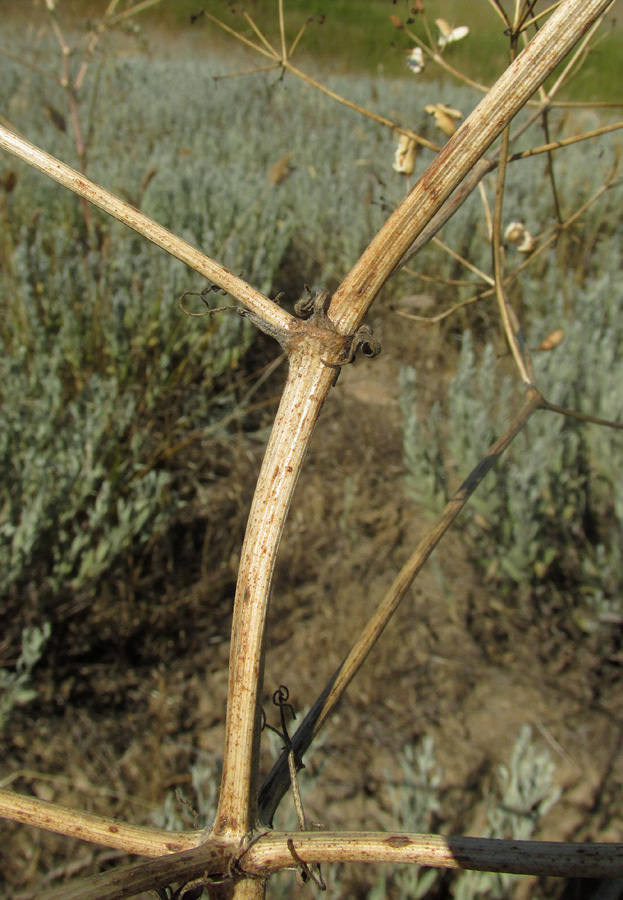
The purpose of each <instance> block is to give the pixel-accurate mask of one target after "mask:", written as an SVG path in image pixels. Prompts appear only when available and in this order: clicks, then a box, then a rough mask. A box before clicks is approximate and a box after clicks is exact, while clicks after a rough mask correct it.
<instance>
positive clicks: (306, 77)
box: [283, 60, 439, 153]
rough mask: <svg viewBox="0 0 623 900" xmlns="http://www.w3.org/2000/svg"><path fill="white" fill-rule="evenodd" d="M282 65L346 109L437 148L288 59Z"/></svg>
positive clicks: (427, 145) (437, 148)
mask: <svg viewBox="0 0 623 900" xmlns="http://www.w3.org/2000/svg"><path fill="white" fill-rule="evenodd" d="M283 66H284V68H285V69H287V70H288V72H292V74H293V75H296V76H297V77H298V78H301V79H302V80H303V81H305V82H306V83H307V84H309V85H311V86H312V87H314V88H316V89H317V90H319V91H321V92H322V93H323V94H326V95H327V97H331V99H332V100H336V101H337V102H338V103H341V104H342V106H347V107H348V109H353V110H355V112H358V113H359V114H360V115H362V116H365V117H366V118H367V119H372V121H373V122H377V123H378V124H379V125H384V126H385V127H386V128H391V130H392V131H393V132H395V133H396V134H404V135H406V136H407V137H410V138H412V139H413V140H414V141H415V142H416V144H419V145H420V146H421V147H428V149H429V150H434V151H435V153H436V152H437V151H438V150H439V144H435V143H433V141H429V140H428V139H427V138H425V137H422V135H421V134H418V133H417V131H413V130H412V129H411V128H404V127H403V126H402V125H398V124H397V123H396V122H392V120H391V119H388V118H386V117H385V116H380V115H378V113H375V112H372V111H371V110H369V109H366V108H365V107H363V106H360V105H359V104H358V103H354V102H353V101H352V100H348V99H347V98H346V97H342V96H341V94H337V93H336V92H335V91H332V90H331V89H330V88H328V87H325V85H324V84H321V83H320V82H319V81H316V79H315V78H312V77H311V75H306V74H305V72H302V71H301V70H300V69H297V68H296V66H293V65H292V63H291V62H290V61H289V60H284V61H283Z"/></svg>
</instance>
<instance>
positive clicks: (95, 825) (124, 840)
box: [0, 790, 203, 856]
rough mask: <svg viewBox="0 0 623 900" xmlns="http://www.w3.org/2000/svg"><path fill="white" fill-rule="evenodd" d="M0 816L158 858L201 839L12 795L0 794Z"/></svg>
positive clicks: (184, 833) (196, 843)
mask: <svg viewBox="0 0 623 900" xmlns="http://www.w3.org/2000/svg"><path fill="white" fill-rule="evenodd" d="M0 816H2V817H4V818H7V819H12V820H13V821H14V822H22V823H23V824H24V825H34V826H36V827H37V828H45V829H47V830H48V831H54V832H56V833H57V834H65V835H68V836H69V837H77V838H80V839H81V840H83V841H92V842H93V843H95V844H101V845H103V846H104V847H114V848H117V849H119V850H125V851H126V852H127V853H137V854H141V855H142V856H161V855H162V854H165V853H177V852H178V851H180V850H187V849H190V848H191V847H196V846H197V845H198V844H199V843H200V841H201V838H202V837H203V832H201V831H196V832H192V831H187V832H182V831H165V830H164V829H160V828H148V827H146V826H144V825H128V824H126V823H125V822H118V821H117V820H115V819H110V818H107V817H106V816H97V815H94V814H93V813H85V812H79V811H78V810H75V809H68V808H67V807H65V806H60V805H59V804H58V803H48V802H46V801H44V800H38V799H36V798H35V797H27V796H26V795H24V794H18V793H16V792H15V791H5V790H0Z"/></svg>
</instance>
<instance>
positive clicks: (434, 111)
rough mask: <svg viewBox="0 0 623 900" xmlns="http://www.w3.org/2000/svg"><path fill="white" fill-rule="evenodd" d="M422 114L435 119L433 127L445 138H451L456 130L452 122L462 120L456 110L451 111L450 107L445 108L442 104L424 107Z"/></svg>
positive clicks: (460, 114) (431, 104)
mask: <svg viewBox="0 0 623 900" xmlns="http://www.w3.org/2000/svg"><path fill="white" fill-rule="evenodd" d="M424 112H427V113H428V114H429V115H431V116H434V117H435V125H436V126H437V128H439V130H440V131H443V133H444V134H445V135H446V136H447V137H452V135H453V134H454V132H455V131H456V128H457V126H456V125H455V124H454V122H453V121H452V120H453V119H462V118H463V114H462V113H460V112H459V110H458V109H452V107H451V106H446V105H445V104H444V103H434V104H433V103H429V105H428V106H425V107H424Z"/></svg>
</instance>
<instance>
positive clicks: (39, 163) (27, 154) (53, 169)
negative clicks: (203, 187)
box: [0, 125, 298, 330]
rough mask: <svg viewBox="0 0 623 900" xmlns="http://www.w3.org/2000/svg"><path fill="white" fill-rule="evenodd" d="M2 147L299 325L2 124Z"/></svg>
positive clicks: (239, 296) (260, 307)
mask: <svg viewBox="0 0 623 900" xmlns="http://www.w3.org/2000/svg"><path fill="white" fill-rule="evenodd" d="M0 147H2V148H3V149H4V150H8V151H9V153H12V154H13V155H14V156H17V157H18V159H21V160H23V161H24V162H27V163H28V164H29V165H31V166H33V168H35V169H38V170H39V171H40V172H43V173H44V174H45V175H49V177H50V178H53V179H54V181H58V183H59V184H62V185H63V186H64V187H66V188H69V190H71V191H73V192H74V193H75V194H78V196H79V197H84V198H85V199H86V200H89V201H90V202H91V203H93V204H95V206H99V208H100V209H102V210H104V212H106V213H109V214H110V215H111V216H114V218H115V219H118V220H119V221H120V222H123V224H124V225H128V226H129V227H130V228H133V229H134V230H135V231H137V232H138V233H139V234H141V235H143V237H146V238H147V239H148V240H150V241H151V242H152V243H153V244H156V246H158V247H161V248H162V249H163V250H166V251H167V253H170V254H171V256H175V257H176V258H177V259H179V260H181V261H182V262H184V263H186V265H187V266H190V268H191V269H194V270H195V272H199V274H200V275H203V277H204V278H209V279H210V281H213V282H214V284H218V286H219V287H221V288H223V289H224V290H226V291H227V293H229V294H231V296H232V297H235V298H236V300H239V301H240V303H243V304H244V305H245V306H246V307H247V309H250V310H251V311H252V312H254V313H255V314H256V315H258V316H260V317H261V318H262V319H264V320H265V321H266V322H268V323H270V324H271V325H273V326H274V327H275V328H281V329H286V330H290V329H296V328H298V321H297V319H296V318H295V317H294V316H291V315H290V314H289V313H287V312H286V311H285V310H284V309H281V308H280V307H279V306H277V304H276V303H273V301H272V300H269V299H268V297H265V296H264V294H262V293H261V292H260V291H258V290H256V289H255V288H254V287H251V285H249V284H247V282H246V281H245V280H244V279H243V278H240V277H239V276H238V275H234V273H233V272H230V271H229V269H226V268H225V266H222V265H221V264H220V263H217V262H216V261H215V260H213V259H211V258H210V257H209V256H206V255H205V254H204V253H201V251H200V250H197V248H196V247H193V246H192V245H191V244H188V243H187V242H186V241H184V240H182V238H179V237H177V235H175V234H173V232H171V231H169V230H168V229H167V228H164V227H163V226H162V225H159V224H158V223H157V222H154V220H153V219H150V218H149V216H146V215H145V214H144V213H142V212H140V211H139V210H138V209H135V208H134V207H133V206H131V205H130V204H129V203H126V202H125V201H124V200H121V199H120V198H119V197H116V196H115V195H114V194H112V193H110V191H107V190H106V189H105V188H103V187H100V185H98V184H96V183H95V182H94V181H91V180H90V179H89V178H87V177H86V176H85V175H82V174H81V173H80V172H77V171H76V170H75V169H72V168H71V167H70V166H67V165H65V163H63V162H61V161H60V160H58V159H56V158H55V157H53V156H50V155H49V154H48V153H45V152H44V151H43V150H41V149H39V147H35V146H34V144H30V143H29V142H28V141H26V140H24V138H22V137H20V136H19V135H17V134H15V133H14V132H12V131H10V130H9V129H8V128H4V127H3V126H2V125H0Z"/></svg>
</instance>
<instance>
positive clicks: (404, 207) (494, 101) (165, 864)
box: [0, 0, 623, 900]
mask: <svg viewBox="0 0 623 900" xmlns="http://www.w3.org/2000/svg"><path fill="white" fill-rule="evenodd" d="M611 2H612V0H564V2H562V3H561V4H560V5H559V7H558V8H557V9H556V11H555V12H554V13H553V14H552V16H551V17H550V18H549V19H548V20H547V21H546V22H545V24H544V25H543V26H542V28H541V29H540V30H539V32H538V33H537V35H536V36H535V37H534V39H533V40H532V41H531V43H530V44H528V46H527V47H526V48H525V49H524V50H523V52H522V53H520V54H519V56H518V57H517V59H516V60H515V61H514V62H513V63H512V64H511V65H510V66H509V68H508V69H507V70H506V72H505V73H504V74H503V75H502V76H501V78H500V79H499V80H498V81H497V83H496V84H495V85H494V86H493V88H492V89H491V90H490V91H489V93H488V94H487V95H486V96H485V97H484V98H483V100H482V101H481V102H480V104H479V105H478V106H477V107H476V108H475V110H474V111H473V112H472V114H471V115H470V116H469V117H468V118H467V119H466V120H465V122H464V123H463V125H462V126H461V127H460V128H459V129H458V131H457V132H456V133H455V134H454V136H453V137H452V138H451V139H450V140H449V141H448V143H447V144H446V145H445V147H444V148H443V149H442V150H441V151H440V152H439V153H438V155H437V156H436V157H435V159H434V160H433V162H432V164H431V165H430V166H429V167H428V169H427V170H426V172H425V173H424V174H423V175H422V176H421V178H420V179H419V181H418V182H417V183H416V184H415V185H414V187H413V188H412V190H411V191H410V193H409V194H408V196H407V197H406V198H405V200H404V201H403V202H402V203H401V204H400V206H399V207H398V208H397V209H396V210H395V211H394V213H393V214H392V215H391V216H390V217H389V219H388V220H387V222H386V223H385V225H384V226H383V228H382V229H381V230H380V231H379V233H378V234H377V236H376V237H375V238H374V239H373V241H372V242H371V243H370V245H369V246H368V248H367V249H366V250H365V252H364V253H363V255H362V256H361V258H360V259H359V260H358V262H357V263H356V264H355V265H354V267H353V269H352V270H351V272H350V273H349V274H348V275H347V276H346V278H345V279H344V281H343V282H342V284H341V285H340V287H339V288H338V289H337V291H336V292H335V294H334V295H333V298H332V300H331V304H330V307H329V309H328V317H329V320H328V322H325V323H324V324H322V323H320V325H319V323H318V321H315V322H314V321H313V320H310V321H308V322H302V321H301V320H299V319H297V318H295V317H293V316H291V315H290V314H288V313H287V312H285V311H284V310H283V309H281V308H280V307H279V306H278V305H277V304H276V303H274V302H272V301H271V300H269V299H268V298H267V297H265V296H264V295H263V294H261V293H260V292H259V291H257V290H255V289H254V288H252V287H251V286H250V285H248V284H247V283H246V282H245V281H244V280H243V279H242V278H240V277H238V276H235V275H234V274H233V273H231V272H229V271H228V270H227V269H225V268H224V267H223V266H221V265H219V264H218V263H217V262H215V261H214V260H212V259H210V258H209V257H207V256H205V255H204V254H202V253H200V252H199V251H198V250H196V249H195V248H194V247H191V246H190V245H189V244H187V243H185V242H184V241H182V240H181V239H180V238H178V237H176V236H175V235H174V234H172V233H171V232H169V231H168V230H166V229H164V228H162V226H160V225H158V224H157V223H155V222H153V221H152V220H150V219H149V218H148V217H147V216H145V215H144V214H142V213H140V212H138V211H137V210H136V209H134V208H133V207H131V206H129V205H128V204H126V203H124V202H123V201H121V200H119V199H118V198H117V197H115V196H113V195H112V194H110V193H109V192H108V191H106V190H105V189H103V188H101V187H100V186H99V185H96V184H95V183H93V182H92V181H90V180H88V179H87V178H86V177H84V176H83V175H80V174H79V173H77V172H75V171H74V170H72V169H70V168H69V167H68V166H66V165H64V164H63V163H61V162H60V161H58V160H56V159H54V158H53V157H51V156H49V155H47V154H46V153H44V152H43V151H42V150H39V149H38V148H36V147H34V146H33V145H31V144H29V143H28V142H27V141H25V140H24V139H23V138H21V137H19V136H17V135H16V134H14V133H13V132H11V131H9V130H8V129H6V128H0V146H2V147H3V148H4V149H6V150H8V151H9V152H10V153H12V154H14V155H15V156H17V157H18V158H20V159H22V160H23V161H25V162H27V163H28V164H30V165H32V166H34V167H35V168H37V169H39V170H40V171H42V172H44V173H45V174H47V175H49V176H50V177H52V178H54V179H55V180H56V181H58V182H59V183H60V184H62V185H64V186H65V187H67V188H69V189H70V190H72V191H74V192H75V193H76V194H78V195H79V196H81V197H83V198H85V199H87V200H89V201H91V202H93V203H95V204H96V205H97V206H99V207H100V208H101V209H103V210H105V211H106V212H108V213H110V214H111V215H113V216H114V217H115V218H117V219H119V220H120V221H122V222H124V223H125V224H127V225H129V226H130V227H132V228H134V229H135V230H136V231H137V232H139V233H140V234H142V235H143V236H144V237H146V238H147V239H148V240H151V241H152V242H154V243H155V244H157V245H158V246H160V247H161V248H162V249H164V250H166V251H167V252H168V253H170V254H172V255H173V256H176V257H177V258H178V259H181V260H182V261H184V262H185V263H186V264H187V265H189V266H191V267H192V268H193V269H195V270H196V271H197V272H199V273H200V274H202V275H203V276H204V277H206V278H209V279H210V280H212V281H213V282H214V283H216V284H218V285H219V286H220V287H222V288H224V289H225V290H227V291H228V292H229V293H231V294H232V296H234V297H235V298H236V299H238V300H239V301H240V302H241V303H242V304H244V305H245V306H246V307H247V308H248V309H249V310H250V311H251V312H252V313H253V314H254V316H255V317H257V319H258V320H259V321H260V326H261V327H263V328H264V329H265V330H267V331H269V333H272V334H273V335H274V336H275V337H277V338H278V339H279V340H280V342H281V343H282V345H283V346H284V347H285V348H286V350H287V351H288V353H289V372H288V377H287V382H286V386H285V389H284V393H283V397H282V400H281V404H280V406H279V410H278V413H277V416H276V419H275V424H274V428H273V431H272V434H271V438H270V441H269V443H268V447H267V450H266V454H265V457H264V461H263V464H262V468H261V472H260V475H259V478H258V482H257V488H256V492H255V496H254V500H253V504H252V508H251V511H250V515H249V521H248V526H247V532H246V535H245V541H244V545H243V548H242V554H241V562H240V569H239V576H238V583H237V589H236V598H235V604H234V618H233V626H232V639H231V651H230V669H229V695H228V708H227V722H226V742H225V752H224V768H223V777H222V782H221V791H220V798H219V805H218V810H217V816H216V821H215V824H214V827H213V829H211V830H210V831H206V832H205V833H204V834H202V835H201V838H200V839H201V842H202V843H201V846H200V847H196V848H195V849H191V850H188V851H186V852H185V853H181V854H178V853H175V852H174V855H173V856H169V857H162V858H161V859H159V860H155V861H152V862H151V863H148V862H146V863H141V864H139V866H143V867H144V868H143V869H141V876H140V878H138V877H137V867H136V866H134V867H128V868H127V869H121V870H117V871H116V872H115V873H114V877H113V875H110V876H100V877H98V879H97V881H94V880H93V879H89V880H87V881H86V882H82V883H79V884H77V885H75V889H73V888H72V889H71V890H69V889H67V888H64V889H63V892H62V896H63V897H65V898H70V897H78V896H79V897H81V898H83V900H84V898H88V897H92V898H96V897H98V898H100V900H103V898H108V900H114V898H118V897H128V896H132V895H133V893H136V892H137V891H140V890H145V889H147V888H149V887H155V886H158V885H165V884H169V883H171V882H173V881H179V880H182V879H184V878H188V877H196V876H197V873H198V874H199V875H201V874H202V873H203V874H205V875H206V876H211V875H219V876H220V877H222V878H229V879H231V880H233V882H234V896H236V897H242V896H261V895H262V894H263V890H264V878H265V877H267V876H268V875H269V874H270V872H271V871H273V870H275V869H278V868H284V867H292V866H293V865H295V861H294V860H293V857H292V852H291V850H289V848H288V839H287V837H286V836H285V835H273V836H271V837H270V838H269V837H268V836H266V837H259V834H261V833H258V832H257V827H258V806H257V793H258V792H257V783H256V781H257V773H258V754H259V741H260V712H261V710H260V706H261V696H262V680H263V668H264V644H265V624H266V613H267V608H268V598H269V593H270V587H271V580H272V574H273V569H274V564H275V559H276V554H277V550H278V546H279V541H280V537H281V534H282V530H283V526H284V522H285V518H286V516H287V513H288V509H289V506H290V502H291V498H292V494H293V491H294V488H295V485H296V482H297V479H298V476H299V472H300V470H301V466H302V463H303V460H304V457H305V453H306V450H307V447H308V445H309V441H310V439H311V436H312V433H313V430H314V426H315V423H316V421H317V419H318V416H319V414H320V411H321V409H322V405H323V402H324V399H325V397H326V396H327V393H328V391H329V388H330V387H331V385H332V383H333V381H334V377H335V371H336V370H335V369H334V368H332V367H331V366H332V365H335V364H338V363H339V362H340V361H342V359H343V352H344V349H345V346H347V344H348V342H349V339H350V336H352V335H353V334H354V333H355V332H356V330H357V329H358V327H359V326H360V323H361V321H362V319H363V318H364V316H365V315H366V313H367V311H368V310H369V308H370V306H371V304H372V302H373V301H374V298H375V297H376V295H377V294H378V292H379V290H380V289H381V287H382V286H383V284H384V283H385V282H386V281H387V279H388V278H389V277H390V276H391V275H392V273H393V272H394V271H395V270H396V268H397V266H398V264H399V263H400V261H401V259H403V257H404V256H405V254H406V253H407V252H408V250H409V248H410V247H412V245H413V244H414V242H415V241H416V240H417V238H418V236H419V235H421V234H422V232H423V231H424V229H425V228H426V226H427V225H428V224H429V223H430V222H431V220H432V218H433V217H434V216H435V215H436V213H437V212H438V211H439V210H440V208H441V207H442V206H443V204H444V203H445V202H446V200H447V199H448V198H449V197H450V195H451V194H452V193H453V191H455V189H456V188H457V187H458V186H459V185H460V183H461V181H462V180H463V179H464V178H465V177H466V176H467V175H468V174H469V173H470V171H472V170H473V168H474V166H475V165H476V164H477V163H478V161H479V160H480V159H481V158H482V156H483V154H484V153H485V152H486V151H487V149H488V148H489V147H490V146H491V144H492V142H493V141H494V140H495V139H496V138H497V137H498V136H499V135H500V134H501V133H502V131H503V130H504V129H505V128H506V127H507V125H508V124H509V122H510V121H511V119H512V118H513V117H514V116H515V115H516V114H517V112H518V111H519V110H520V109H521V108H522V107H523V106H524V105H525V104H526V103H527V102H528V100H529V98H530V97H531V96H532V94H533V93H534V92H535V91H536V90H537V89H538V87H539V86H540V85H541V84H542V83H543V81H544V80H545V79H546V78H547V76H548V75H550V74H551V73H552V71H553V70H554V69H555V68H556V66H557V65H558V64H559V62H560V61H561V60H562V59H563V58H564V57H565V56H566V54H567V53H568V52H569V51H570V50H571V49H572V48H573V46H574V45H575V44H576V43H577V42H578V41H580V40H581V39H582V37H583V36H584V35H585V34H586V32H587V30H588V29H589V28H590V27H591V25H592V23H593V22H595V20H596V19H598V17H599V16H600V15H602V14H603V13H604V12H605V11H606V10H607V9H608V7H609V6H610V5H611ZM282 30H283V29H282ZM282 52H283V53H284V54H285V43H283V42H282ZM507 335H508V336H509V340H511V342H512V328H511V327H510V326H507ZM327 363H328V364H329V365H327ZM524 380H527V379H524ZM533 405H534V407H536V405H538V403H537V400H536V399H535V400H534V401H531V402H530V412H531V411H532V406H533ZM446 528H447V525H445V526H444V529H443V531H445V530H446ZM442 533H443V532H442ZM440 536H441V535H440ZM381 630H382V629H381ZM379 633H380V632H379ZM375 640H376V637H375ZM345 688H346V684H344V686H343V688H340V690H341V691H343V690H345ZM8 794H10V792H3V796H2V800H3V804H4V805H3V814H4V815H5V816H6V817H8V818H12V819H15V820H18V821H19V820H21V821H23V820H24V819H23V818H22V817H23V815H24V812H23V808H22V809H21V812H20V804H19V803H18V801H17V799H16V800H15V801H14V802H13V801H11V798H10V797H8V796H7V795H8ZM28 817H29V821H30V822H31V823H32V824H35V825H38V826H39V827H43V828H52V830H56V827H55V825H54V824H53V823H52V821H51V817H50V816H49V809H48V808H47V805H46V804H45V803H43V802H40V801H33V802H32V804H31V806H30V807H29V809H28ZM95 818H97V817H95ZM104 821H105V822H108V820H104ZM82 825H83V826H84V827H83V830H82V833H81V836H82V837H84V838H85V839H87V840H93V841H97V842H102V843H106V842H107V841H106V839H105V837H104V834H103V830H105V829H103V827H102V821H99V822H91V823H89V821H88V820H87V819H83V820H82ZM123 829H124V826H120V827H119V831H120V832H121V833H122V836H123ZM59 830H64V829H63V828H60V829H59ZM65 833H67V832H66V831H65ZM109 833H111V829H110V828H109ZM254 835H256V836H257V837H259V839H258V840H257V842H254V840H253V836H254ZM117 837H119V835H117ZM143 837H145V838H146V840H147V841H148V842H149V835H143ZM420 837H422V836H420ZM135 840H136V835H134V834H132V835H131V834H130V832H129V831H128V832H126V833H125V838H124V839H123V840H120V841H119V842H117V843H115V845H114V846H124V847H126V849H130V848H131V847H136V844H133V841H135ZM162 840H163V838H162V835H160V836H158V835H156V834H154V835H153V841H154V845H153V846H152V847H151V848H148V847H145V848H144V849H143V850H141V851H139V852H143V853H145V854H146V855H147V853H148V852H149V850H150V849H151V850H153V849H154V848H155V847H156V846H157V847H158V851H159V852H163V853H164V850H163V849H162ZM191 840H192V841H193V842H194V841H195V840H196V837H192V838H191ZM292 840H294V846H295V847H296V852H297V853H299V854H301V855H305V858H306V860H308V861H309V862H321V861H324V860H336V859H341V860H345V859H350V860H359V861H379V860H380V861H388V860H390V858H391V860H393V861H401V862H411V863H415V862H421V861H422V859H423V857H422V856H421V855H420V856H418V855H417V853H416V852H415V850H414V847H415V846H416V845H417V840H416V836H406V835H405V836H394V837H393V838H392V837H390V838H388V836H387V835H383V837H382V838H379V836H376V835H371V834H370V835H358V836H355V835H340V834H334V835H329V836H326V835H316V834H315V835H310V834H300V835H296V836H295V837H294V838H292V839H291V842H292ZM392 840H393V841H394V843H392ZM422 840H425V841H427V842H428V846H430V847H437V848H438V850H439V852H438V853H437V854H436V855H433V856H430V857H426V858H427V859H430V862H428V863H427V864H428V865H439V866H456V865H459V866H463V867H468V868H494V869H495V868H496V867H497V870H498V871H512V872H517V871H521V872H529V873H540V872H543V871H545V870H544V868H543V861H542V854H543V852H545V850H544V849H543V847H544V845H540V844H538V843H529V844H528V843H525V844H523V845H522V842H516V841H514V842H506V845H505V846H504V848H503V858H501V857H499V856H498V858H497V859H495V858H494V857H495V854H493V856H489V857H486V858H484V857H481V858H479V859H477V860H476V859H474V858H471V857H470V856H469V854H468V853H467V852H464V848H465V847H466V846H468V845H467V844H466V843H465V842H466V841H467V842H468V841H469V839H461V838H457V839H444V838H438V837H435V836H425V837H424V838H422ZM462 842H463V843H462ZM495 844H497V845H498V846H499V844H500V842H492V841H489V842H486V841H485V842H483V843H482V844H481V846H482V847H486V848H488V850H490V851H491V852H493V849H494V845H495ZM186 846H187V845H186ZM562 846H564V847H565V852H566V853H568V854H571V856H573V852H574V851H573V850H572V849H571V850H569V845H562ZM268 848H270V849H268ZM408 848H410V849H408ZM461 848H463V849H461ZM171 849H172V850H173V849H174V850H179V846H174V847H172V848H171ZM135 852H136V850H135ZM263 854H264V855H263ZM578 856H579V857H580V858H581V859H583V860H584V864H582V863H577V868H576V869H575V870H574V871H575V873H576V874H585V875H586V874H594V873H595V872H596V871H599V872H600V873H601V872H606V870H607V873H608V874H618V875H621V874H623V861H622V859H621V857H622V856H623V851H622V850H621V849H620V848H612V849H611V850H610V852H609V853H603V852H602V854H601V856H600V854H599V852H597V850H595V851H594V852H593V855H592V856H589V855H587V854H586V851H585V853H584V854H576V857H578ZM399 857H400V858H399ZM569 858H570V857H569V856H568V855H567V857H565V860H566V861H565V865H567V863H568V859H569ZM589 858H590V859H591V860H593V861H594V860H597V859H598V858H599V860H600V862H601V864H602V868H601V869H599V868H597V869H596V868H595V865H596V863H593V862H591V863H590V865H589V864H588V863H587V862H586V860H587V859H589ZM191 861H192V865H191V864H190V862H191ZM149 866H151V868H149ZM591 866H592V868H591ZM145 867H147V868H145ZM604 867H605V868H604ZM552 871H553V870H552V869H551V868H549V869H547V872H548V873H551V872H552ZM556 871H557V872H558V871H559V869H557V870H556ZM565 871H566V872H571V869H570V868H567V869H565ZM155 872H157V874H154V873H155ZM560 874H562V872H560ZM107 878H108V881H106V879H107ZM150 879H151V880H150ZM106 884H107V885H108V886H107V887H106ZM132 892H133V893H132ZM48 896H49V897H50V898H51V897H52V896H54V894H49V895H48Z"/></svg>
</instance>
